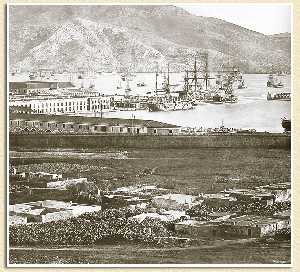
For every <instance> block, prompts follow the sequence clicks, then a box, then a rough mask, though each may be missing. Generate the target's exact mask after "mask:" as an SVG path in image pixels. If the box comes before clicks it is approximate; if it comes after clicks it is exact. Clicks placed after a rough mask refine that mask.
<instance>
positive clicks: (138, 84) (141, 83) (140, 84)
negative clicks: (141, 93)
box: [136, 81, 146, 87]
mask: <svg viewBox="0 0 300 272" xmlns="http://www.w3.org/2000/svg"><path fill="white" fill-rule="evenodd" d="M136 86H137V87H145V86H146V84H145V82H143V81H141V82H138V83H137V84H136Z"/></svg>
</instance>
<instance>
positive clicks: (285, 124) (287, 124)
mask: <svg viewBox="0 0 300 272" xmlns="http://www.w3.org/2000/svg"><path fill="white" fill-rule="evenodd" d="M281 125H282V127H283V128H284V131H285V132H290V131H291V120H290V119H286V118H283V119H281Z"/></svg>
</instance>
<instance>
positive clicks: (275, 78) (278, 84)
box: [267, 74, 284, 88]
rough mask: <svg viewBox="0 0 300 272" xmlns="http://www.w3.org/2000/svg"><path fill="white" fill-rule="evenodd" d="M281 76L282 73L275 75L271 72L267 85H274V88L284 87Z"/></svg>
mask: <svg viewBox="0 0 300 272" xmlns="http://www.w3.org/2000/svg"><path fill="white" fill-rule="evenodd" d="M279 76H281V75H277V76H276V75H273V74H270V75H269V77H268V81H267V87H273V88H283V87H284V85H283V83H282V82H281V80H280V79H279Z"/></svg>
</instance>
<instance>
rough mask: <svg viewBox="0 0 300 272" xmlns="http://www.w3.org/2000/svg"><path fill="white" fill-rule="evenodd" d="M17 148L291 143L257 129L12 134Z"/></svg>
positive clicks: (266, 145) (285, 137)
mask: <svg viewBox="0 0 300 272" xmlns="http://www.w3.org/2000/svg"><path fill="white" fill-rule="evenodd" d="M9 145H10V149H14V148H18V147H19V148H20V147H21V148H105V147H117V148H159V149H161V148H164V149H165V148H206V147H207V148H216V147H226V148H231V147H232V148H243V147H245V148H249V147H259V148H281V149H289V148H290V147H291V137H290V135H288V134H279V133H278V134H272V133H261V134H260V133H256V134H232V135H201V136H156V135H135V136H132V135H131V136H130V135H51V134H49V135H32V134H31V135H10V137H9Z"/></svg>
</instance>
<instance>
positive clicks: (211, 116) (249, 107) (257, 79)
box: [10, 73, 291, 132]
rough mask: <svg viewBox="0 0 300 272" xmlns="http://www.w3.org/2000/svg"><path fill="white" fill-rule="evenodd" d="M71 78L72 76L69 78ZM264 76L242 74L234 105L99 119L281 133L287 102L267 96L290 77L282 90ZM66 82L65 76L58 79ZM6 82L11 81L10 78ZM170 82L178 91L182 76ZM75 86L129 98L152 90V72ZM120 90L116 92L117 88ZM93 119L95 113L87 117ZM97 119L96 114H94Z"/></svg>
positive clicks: (104, 77)
mask: <svg viewBox="0 0 300 272" xmlns="http://www.w3.org/2000/svg"><path fill="white" fill-rule="evenodd" d="M73 78H74V77H73ZM267 78H268V75H264V74H246V75H244V79H245V82H246V85H247V86H248V87H247V88H246V89H241V90H236V95H237V96H238V99H239V101H238V103H236V104H220V105H214V104H203V105H199V106H197V107H195V108H194V109H192V110H187V111H173V112H148V111H121V112H120V111H119V112H106V113H104V114H103V117H120V118H136V119H150V120H157V121H162V122H167V123H171V124H176V125H181V126H188V127H205V128H215V127H219V126H220V125H221V124H222V122H223V124H224V125H225V126H226V127H234V128H244V129H250V128H253V129H256V130H257V131H269V132H282V131H283V129H282V127H281V118H284V117H286V118H290V115H291V102H290V101H267V93H268V92H271V93H276V92H291V77H290V75H288V76H283V77H281V79H282V81H283V83H284V88H281V89H273V88H267V87H266V83H267ZM59 79H64V80H69V78H68V76H65V77H64V78H59ZM10 80H13V79H12V78H11V79H10ZM162 81H163V76H160V78H159V84H158V85H160V83H161V82H162ZM139 82H144V83H145V85H146V86H145V87H137V84H138V83H139ZM170 83H171V84H174V85H176V84H178V85H180V86H177V87H174V88H182V84H183V74H180V73H172V74H171V75H170ZM75 84H76V85H77V86H78V87H80V86H82V85H83V86H84V87H89V86H90V85H91V84H94V85H95V88H96V89H97V90H98V91H99V92H100V93H102V94H124V93H125V92H124V89H125V88H126V86H127V85H129V87H130V88H131V89H132V92H131V93H130V94H132V95H138V94H140V95H145V94H146V93H147V92H149V91H150V92H153V91H154V89H155V74H154V73H138V74H136V76H133V77H131V80H130V81H128V82H126V81H122V80H121V77H120V75H119V74H117V73H102V74H100V75H97V76H96V77H95V78H93V79H92V78H86V79H77V78H75ZM118 86H119V87H121V89H117V87H118ZM91 115H92V116H95V114H91ZM96 116H97V115H96Z"/></svg>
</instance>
